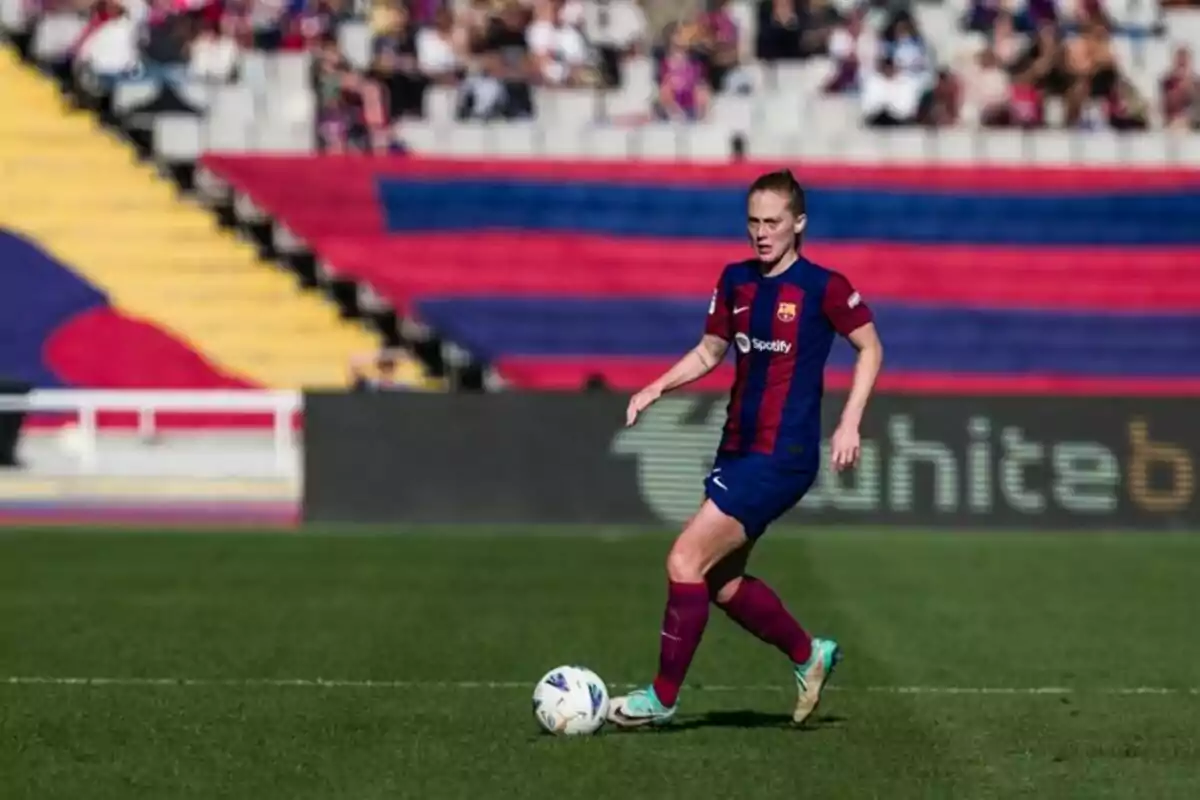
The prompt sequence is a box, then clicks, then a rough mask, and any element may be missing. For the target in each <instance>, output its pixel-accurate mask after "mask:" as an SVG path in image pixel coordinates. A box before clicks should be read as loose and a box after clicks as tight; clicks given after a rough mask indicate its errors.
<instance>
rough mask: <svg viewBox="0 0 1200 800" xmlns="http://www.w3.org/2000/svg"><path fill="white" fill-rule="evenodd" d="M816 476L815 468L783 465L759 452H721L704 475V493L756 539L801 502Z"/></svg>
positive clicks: (749, 535) (747, 534) (747, 533)
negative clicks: (741, 453)
mask: <svg viewBox="0 0 1200 800" xmlns="http://www.w3.org/2000/svg"><path fill="white" fill-rule="evenodd" d="M816 479H817V471H816V470H804V469H796V468H795V467H791V468H784V467H782V466H780V465H779V463H778V462H777V461H775V460H774V459H772V458H771V457H770V456H767V455H763V454H760V453H748V454H746V455H733V454H727V453H719V454H718V455H717V460H716V463H714V464H713V468H712V472H710V473H709V474H708V477H707V478H705V479H704V496H705V497H707V498H708V499H710V500H712V501H713V503H715V504H716V506H717V508H719V509H721V510H722V511H724V512H725V513H726V514H728V515H729V516H731V517H733V518H734V519H736V520H737V521H738V522H740V523H742V527H743V528H745V530H746V536H748V537H750V538H751V539H757V538H758V537H759V536H762V535H763V532H764V531H766V529H767V526H768V525H770V524H771V523H772V522H774V521H775V520H777V519H779V518H780V517H781V516H783V515H784V514H785V513H787V512H788V511H789V510H790V509H791V508H792V507H793V506H795V505H796V504H797V503H799V502H800V498H802V497H804V495H805V493H806V492H807V491H808V490H809V488H810V487H811V486H812V485H813V482H814V481H815V480H816Z"/></svg>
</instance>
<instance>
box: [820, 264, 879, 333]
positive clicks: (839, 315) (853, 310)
mask: <svg viewBox="0 0 1200 800" xmlns="http://www.w3.org/2000/svg"><path fill="white" fill-rule="evenodd" d="M821 311H822V312H823V313H824V314H825V317H826V318H827V319H828V320H829V322H830V324H831V325H833V329H834V330H835V331H837V332H838V333H840V334H841V335H842V336H849V335H850V334H852V333H854V332H855V331H856V330H858V329H859V328H861V327H862V326H863V325H866V324H867V323H868V322H873V321H874V320H875V315H874V314H872V313H871V309H870V308H869V307H868V306H867V304H866V302H864V301H863V299H862V296H861V295H860V294H859V293H858V292H856V291H855V290H854V287H853V286H851V285H850V281H848V280H846V277H845V276H844V275H841V274H839V273H837V272H835V273H833V274H832V275H830V276H829V283H828V284H826V286H825V297H824V298H823V299H822V301H821Z"/></svg>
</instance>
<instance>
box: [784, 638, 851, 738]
mask: <svg viewBox="0 0 1200 800" xmlns="http://www.w3.org/2000/svg"><path fill="white" fill-rule="evenodd" d="M841 660H842V649H841V648H840V647H838V643H837V642H835V641H833V640H832V639H813V640H812V655H811V656H809V657H808V661H806V662H804V663H803V664H797V665H796V667H795V669H796V689H797V694H798V697H797V698H796V710H795V712H794V713H793V714H792V722H794V723H796V724H797V725H799V724H801V723H802V722H804V721H805V720H806V719H808V718H809V717H811V716H812V714H813V712H814V711H816V710H817V706H818V705H819V704H820V703H821V690H822V689H824V688H825V684H826V683H827V682H828V681H829V679H830V678H832V677H833V670H834V668H835V667H837V665H838V662H839V661H841Z"/></svg>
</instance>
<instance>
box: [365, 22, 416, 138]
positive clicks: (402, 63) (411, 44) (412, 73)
mask: <svg viewBox="0 0 1200 800" xmlns="http://www.w3.org/2000/svg"><path fill="white" fill-rule="evenodd" d="M372 23H373V25H374V26H375V30H374V31H373V32H374V39H373V40H372V42H371V52H372V60H371V70H370V72H369V75H370V77H371V78H373V79H374V80H375V81H376V82H378V84H379V85H380V86H381V87H382V88H383V89H385V90H386V93H387V104H388V118H389V119H391V120H392V121H395V120H397V119H402V118H405V117H423V116H424V115H425V90H426V89H427V88H429V80H428V79H427V78H426V77H425V76H424V75H422V74H421V71H420V68H419V66H418V63H417V32H416V28H415V26H414V25H413V24H412V20H411V19H410V17H409V14H408V9H407V8H406V7H405V5H404V4H403V3H399V2H396V3H393V4H389V5H387V6H383V7H380V8H379V9H378V10H377V13H376V14H375V15H374V17H373V19H372Z"/></svg>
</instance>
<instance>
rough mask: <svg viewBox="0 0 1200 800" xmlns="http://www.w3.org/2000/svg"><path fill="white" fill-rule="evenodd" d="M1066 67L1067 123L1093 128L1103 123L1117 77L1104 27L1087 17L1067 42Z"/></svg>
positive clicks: (1108, 37)
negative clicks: (1069, 78) (1069, 79)
mask: <svg viewBox="0 0 1200 800" xmlns="http://www.w3.org/2000/svg"><path fill="white" fill-rule="evenodd" d="M1067 68H1068V69H1069V70H1070V72H1071V76H1072V78H1073V80H1074V84H1073V85H1072V86H1071V88H1070V90H1069V91H1068V93H1067V122H1068V124H1070V125H1078V124H1085V125H1097V124H1100V123H1102V122H1103V110H1104V106H1106V105H1108V104H1111V103H1112V102H1114V100H1115V99H1116V95H1117V92H1118V87H1119V82H1120V74H1119V73H1118V71H1117V63H1116V58H1115V56H1114V54H1113V50H1112V40H1111V36H1110V34H1109V30H1108V27H1107V25H1106V24H1105V23H1104V21H1103V20H1102V19H1101V18H1100V17H1090V18H1089V19H1088V21H1087V22H1085V23H1084V25H1083V31H1082V33H1081V34H1080V35H1079V36H1075V37H1072V38H1071V39H1070V40H1069V41H1068V43H1067Z"/></svg>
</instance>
